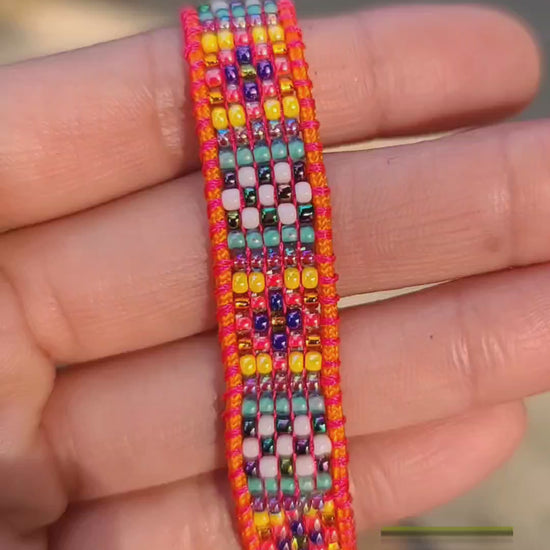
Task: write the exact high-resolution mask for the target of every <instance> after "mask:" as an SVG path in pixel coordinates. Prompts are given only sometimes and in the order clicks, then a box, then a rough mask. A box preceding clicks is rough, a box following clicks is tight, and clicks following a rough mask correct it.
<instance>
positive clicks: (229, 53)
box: [218, 50, 235, 65]
mask: <svg viewBox="0 0 550 550" xmlns="http://www.w3.org/2000/svg"><path fill="white" fill-rule="evenodd" d="M218 59H219V60H220V63H221V64H222V65H234V64H235V52H234V51H233V50H220V51H219V52H218Z"/></svg>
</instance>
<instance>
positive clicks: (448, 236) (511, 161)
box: [0, 122, 550, 363]
mask: <svg viewBox="0 0 550 550" xmlns="http://www.w3.org/2000/svg"><path fill="white" fill-rule="evenodd" d="M549 147H550V125H549V124H548V123H547V122H543V123H540V122H539V123H522V124H512V125H506V126H500V127H495V128H490V129H483V130H477V131H475V132H469V133H465V134H462V135H458V136H453V137H450V138H446V139H442V140H439V141H436V142H429V143H421V144H416V145H409V146H403V147H396V148H390V149H387V150H380V151H371V152H363V153H354V154H339V155H331V156H330V157H329V159H328V160H327V167H328V170H329V173H330V174H329V175H330V176H331V182H332V185H333V191H334V193H333V195H334V201H333V214H334V224H335V229H334V235H335V248H336V255H337V258H338V261H337V268H338V270H339V272H340V276H341V279H340V284H339V291H340V293H341V294H342V295H349V294H357V293H361V292H368V291H373V290H380V289H385V288H400V287H404V286H408V285H415V284H422V283H429V282H436V281H441V280H447V279H452V278H457V277H462V276H466V275H471V274H475V273H483V272H486V271H492V270H497V269H502V268H505V267H509V266H511V265H521V264H530V263H535V262H543V261H546V260H548V259H549V258H550V255H549V253H548V246H547V243H548V242H549V240H550V224H549V223H548V219H549V218H550V186H548V184H547V179H548V178H547V174H548V162H547V154H546V152H547V150H548V148H549ZM365 172H368V174H369V180H368V182H365V181H364V174H365ZM193 178H195V179H193ZM198 179H199V176H198V175H195V176H190V180H189V181H188V182H181V181H180V182H177V181H176V182H173V183H170V184H166V185H161V186H157V187H155V188H154V189H149V190H145V191H142V192H140V193H136V194H134V195H132V196H130V197H126V198H124V199H120V200H119V201H115V202H113V203H110V204H108V205H105V206H103V207H101V208H97V209H94V210H91V211H87V212H85V213H82V214H80V215H78V216H73V217H69V218H64V219H61V220H56V221H54V222H50V223H47V224H43V225H41V226H36V227H33V228H28V229H25V230H20V231H16V232H13V233H11V234H8V235H5V236H3V237H0V265H1V266H2V267H3V269H4V271H5V272H6V273H8V274H9V276H10V279H11V280H12V281H13V284H14V285H15V287H16V288H17V290H18V293H19V296H20V298H21V301H22V303H23V304H24V310H25V312H26V314H27V318H28V321H29V324H30V326H31V328H32V329H33V332H34V334H35V335H36V337H37V340H38V342H39V343H40V345H41V347H42V348H43V349H45V350H47V351H48V353H49V354H50V356H51V357H53V358H54V359H56V360H57V361H58V362H60V363H69V362H80V361H86V360H91V359H95V358H98V357H103V356H107V355H114V354H117V353H123V352H126V351H131V350H134V349H136V348H142V347H148V346H153V345H157V344H161V343H163V342H167V341H171V340H176V339H178V338H183V337H185V336H188V335H190V334H194V333H196V332H199V331H202V330H205V329H207V328H211V327H213V324H214V313H213V309H214V308H213V303H212V292H211V288H212V284H211V281H210V280H209V273H210V267H209V265H208V250H209V245H208V239H207V223H206V216H205V213H204V199H203V196H202V190H201V185H200V183H199V181H198Z"/></svg>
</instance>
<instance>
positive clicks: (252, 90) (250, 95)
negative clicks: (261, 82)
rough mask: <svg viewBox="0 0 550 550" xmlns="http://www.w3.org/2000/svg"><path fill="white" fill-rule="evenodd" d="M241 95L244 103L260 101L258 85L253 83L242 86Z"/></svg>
mask: <svg viewBox="0 0 550 550" xmlns="http://www.w3.org/2000/svg"><path fill="white" fill-rule="evenodd" d="M243 94H244V98H245V99H246V101H258V99H260V92H259V91H258V85H257V84H256V83H255V82H245V83H244V86H243Z"/></svg>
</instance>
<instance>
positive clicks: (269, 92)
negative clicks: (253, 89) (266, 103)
mask: <svg viewBox="0 0 550 550" xmlns="http://www.w3.org/2000/svg"><path fill="white" fill-rule="evenodd" d="M262 94H263V96H264V97H275V96H276V95H277V89H276V88H275V84H273V82H272V81H271V80H265V81H264V82H262Z"/></svg>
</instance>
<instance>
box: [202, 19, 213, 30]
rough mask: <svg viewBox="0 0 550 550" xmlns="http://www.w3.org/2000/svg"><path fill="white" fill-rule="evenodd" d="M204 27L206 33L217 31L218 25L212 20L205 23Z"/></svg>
mask: <svg viewBox="0 0 550 550" xmlns="http://www.w3.org/2000/svg"><path fill="white" fill-rule="evenodd" d="M202 26H203V28H204V30H205V31H208V32H215V31H216V23H215V21H214V20H213V19H210V20H209V21H204V22H203V24H202Z"/></svg>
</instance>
